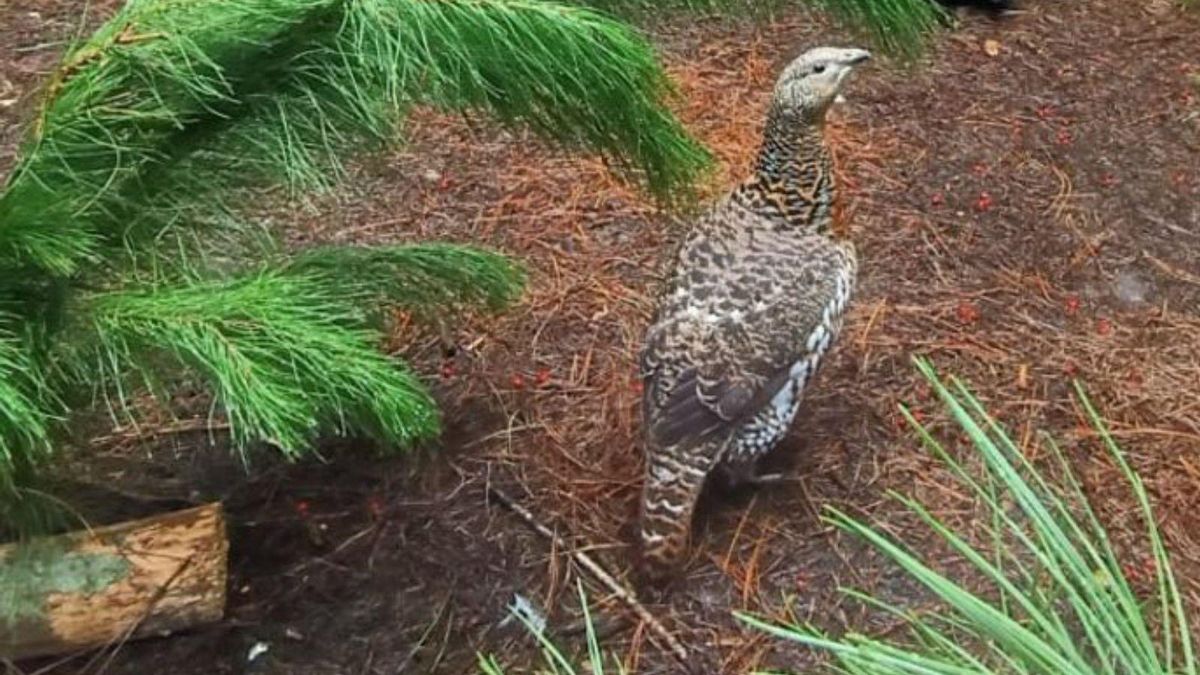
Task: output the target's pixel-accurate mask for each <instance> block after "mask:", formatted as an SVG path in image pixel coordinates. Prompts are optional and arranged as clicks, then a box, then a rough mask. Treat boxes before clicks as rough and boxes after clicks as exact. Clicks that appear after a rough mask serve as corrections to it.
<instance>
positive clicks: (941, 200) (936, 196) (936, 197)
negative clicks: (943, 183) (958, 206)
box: [929, 192, 946, 206]
mask: <svg viewBox="0 0 1200 675" xmlns="http://www.w3.org/2000/svg"><path fill="white" fill-rule="evenodd" d="M929 203H931V204H933V205H934V206H941V205H942V204H945V203H946V196H945V195H943V194H942V193H940V192H935V193H933V195H931V196H930V197H929Z"/></svg>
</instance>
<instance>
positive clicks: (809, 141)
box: [639, 47, 870, 580]
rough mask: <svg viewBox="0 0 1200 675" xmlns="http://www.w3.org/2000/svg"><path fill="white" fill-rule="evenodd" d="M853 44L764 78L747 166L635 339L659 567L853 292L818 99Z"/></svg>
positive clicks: (786, 401)
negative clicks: (764, 98)
mask: <svg viewBox="0 0 1200 675" xmlns="http://www.w3.org/2000/svg"><path fill="white" fill-rule="evenodd" d="M868 58H870V54H869V53H868V52H866V51H864V50H861V49H839V48H832V47H822V48H817V49H813V50H810V51H808V52H806V53H805V54H803V55H801V56H800V57H799V58H797V59H796V60H795V61H793V62H792V63H791V64H790V65H788V66H787V68H786V69H785V70H784V71H783V73H782V74H781V75H780V77H779V80H778V81H777V83H776V85H775V90H774V95H773V100H772V102H771V107H770V110H769V112H768V116H767V122H766V129H765V132H764V138H763V141H762V144H761V147H760V149H759V153H758V159H757V162H756V165H755V170H754V174H753V175H752V176H751V177H750V178H749V179H748V180H746V181H744V182H742V183H741V184H740V185H739V186H738V187H736V188H735V189H734V190H733V191H732V192H731V193H730V194H729V195H728V196H726V197H725V198H724V199H723V200H721V201H719V202H718V203H716V204H715V205H713V206H712V207H710V208H709V209H708V210H707V211H706V212H705V213H704V214H703V215H702V216H700V217H699V218H698V219H697V220H695V221H694V222H693V224H692V227H691V229H690V231H689V232H688V234H687V235H686V236H685V237H684V239H683V242H682V244H681V246H680V248H679V250H678V253H677V254H676V256H675V258H674V260H673V262H672V264H673V265H674V267H673V270H672V271H671V272H670V274H669V275H668V281H667V284H666V285H665V286H664V289H663V292H662V294H661V296H660V297H659V300H658V307H657V310H656V312H655V316H654V318H653V320H652V322H651V325H650V327H649V329H648V330H647V333H646V336H645V341H644V344H643V348H642V353H641V363H640V366H641V377H642V384H643V401H642V413H643V422H644V434H645V455H646V457H645V459H646V473H645V485H644V488H643V494H642V500H641V514H640V523H639V524H640V538H641V553H642V562H643V565H644V568H643V571H644V572H645V573H646V575H647V576H648V577H649V578H650V579H652V580H661V579H663V578H664V577H666V576H667V575H668V574H670V573H671V572H672V571H674V570H675V569H677V568H678V567H679V566H680V564H681V563H682V562H683V560H684V557H685V555H686V553H687V549H688V539H689V536H690V532H691V524H692V512H693V510H694V508H695V505H696V502H697V499H698V498H699V496H700V492H701V490H702V488H703V486H704V483H705V481H706V479H707V478H708V477H709V476H710V474H713V473H714V472H715V470H719V471H720V473H721V474H723V475H724V477H725V479H726V480H727V481H729V483H730V484H731V485H734V486H736V485H743V484H753V485H757V484H761V483H764V482H768V481H770V480H773V479H776V478H778V476H762V475H759V473H758V471H757V467H756V464H757V460H758V459H759V458H760V457H762V456H763V455H764V454H765V453H767V452H768V451H769V450H771V449H772V448H773V447H774V446H775V445H776V444H777V443H778V442H779V441H780V439H782V438H783V436H784V435H785V434H786V433H787V430H788V427H789V426H790V425H791V422H792V419H793V417H795V415H796V410H797V408H798V407H799V404H800V399H801V394H802V393H803V391H804V387H805V385H806V384H807V383H808V382H809V381H810V380H811V379H812V377H813V375H814V373H815V372H816V370H817V366H818V364H819V363H820V362H821V358H822V356H824V354H825V353H826V351H827V350H828V349H829V347H830V345H831V344H833V342H834V340H835V338H836V337H837V335H838V332H839V330H840V328H841V324H842V316H843V313H844V312H845V310H846V306H847V304H848V303H849V301H850V297H851V293H852V292H853V288H854V282H855V276H856V271H857V261H856V258H855V252H854V247H853V245H852V244H851V243H850V242H848V241H842V240H840V239H838V238H836V237H834V236H833V235H832V234H831V232H830V223H831V221H832V216H831V213H830V211H831V207H832V205H833V201H834V176H833V167H832V159H831V156H830V154H829V150H828V149H827V147H826V145H825V141H824V133H823V127H824V121H825V113H826V111H827V110H828V108H829V106H830V105H831V104H832V103H833V102H834V100H835V99H836V98H838V97H839V91H840V89H841V88H842V85H843V84H844V83H845V82H846V79H847V77H848V76H849V75H850V73H851V71H852V70H853V69H854V67H855V66H857V65H858V64H860V63H862V62H863V61H866V60H867V59H868Z"/></svg>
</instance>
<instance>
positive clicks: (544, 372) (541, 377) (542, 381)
mask: <svg viewBox="0 0 1200 675" xmlns="http://www.w3.org/2000/svg"><path fill="white" fill-rule="evenodd" d="M550 376H551V372H550V369H549V368H539V369H538V371H537V374H536V375H534V376H533V381H534V382H535V383H536V384H537V386H539V387H544V386H546V385H547V384H549V383H550Z"/></svg>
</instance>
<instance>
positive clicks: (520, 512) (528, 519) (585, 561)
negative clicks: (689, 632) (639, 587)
mask: <svg viewBox="0 0 1200 675" xmlns="http://www.w3.org/2000/svg"><path fill="white" fill-rule="evenodd" d="M488 494H489V495H490V496H492V497H495V499H496V501H498V502H500V503H501V504H503V505H504V507H505V508H507V509H508V510H509V511H512V512H513V513H515V514H517V516H519V517H520V518H521V520H523V521H525V524H526V525H528V526H529V527H531V528H533V529H534V531H536V532H537V533H538V534H540V535H542V536H543V537H546V538H547V539H549V540H550V541H551V542H552V543H554V544H555V545H556V546H557V547H560V548H562V549H564V550H567V551H568V552H569V553H570V555H571V557H572V558H574V559H575V562H577V563H579V565H580V566H581V567H583V568H584V569H586V570H587V571H589V572H591V573H592V576H594V577H596V579H598V580H599V581H600V583H602V584H604V586H605V587H606V588H608V590H609V591H610V592H612V594H613V595H615V596H616V597H617V598H618V599H619V600H621V602H624V603H625V605H626V606H627V607H629V609H631V610H633V613H634V614H636V615H637V617H638V618H639V619H641V620H642V621H643V622H644V623H645V624H646V625H647V626H649V627H650V631H651V633H652V634H653V635H655V636H657V637H658V638H659V639H661V640H662V642H663V643H665V646H666V647H667V648H668V649H669V650H670V651H671V653H672V654H673V655H674V656H675V658H677V659H679V661H680V662H681V663H683V664H685V665H687V664H688V652H687V649H686V648H684V646H683V643H681V642H680V641H679V638H677V637H675V636H674V635H673V634H672V633H671V631H669V630H667V627H666V626H664V625H663V624H662V622H661V621H659V620H658V619H657V618H655V616H654V615H653V614H651V613H650V610H648V609H646V606H645V605H643V604H642V603H641V601H639V600H638V598H637V594H636V593H635V592H634V591H633V590H632V589H630V588H628V587H626V586H625V585H623V584H622V583H621V582H619V581H617V580H616V579H615V578H613V576H612V575H611V574H609V573H608V572H606V571H605V570H604V568H603V567H601V566H600V564H599V563H597V562H596V561H595V560H593V559H592V557H591V556H589V555H588V554H587V553H584V552H583V551H580V550H579V549H577V548H574V547H571V546H567V545H566V542H564V541H563V539H562V537H560V536H559V535H558V534H557V533H556V532H554V530H551V529H550V528H548V527H546V526H545V525H543V524H542V523H541V522H539V521H538V519H537V518H535V517H534V515H533V514H532V513H530V512H529V510H528V509H526V508H525V507H524V506H521V505H520V504H518V503H517V502H515V501H513V499H512V498H511V497H509V496H508V495H507V494H505V493H504V492H502V491H501V490H500V488H497V487H494V486H488Z"/></svg>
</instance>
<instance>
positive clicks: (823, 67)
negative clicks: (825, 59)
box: [813, 64, 825, 74]
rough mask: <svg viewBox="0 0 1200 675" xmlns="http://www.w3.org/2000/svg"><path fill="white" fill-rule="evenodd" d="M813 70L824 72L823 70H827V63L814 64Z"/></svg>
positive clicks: (818, 72)
mask: <svg viewBox="0 0 1200 675" xmlns="http://www.w3.org/2000/svg"><path fill="white" fill-rule="evenodd" d="M813 72H814V73H817V74H820V73H823V72H825V65H824V64H819V65H815V66H813Z"/></svg>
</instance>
